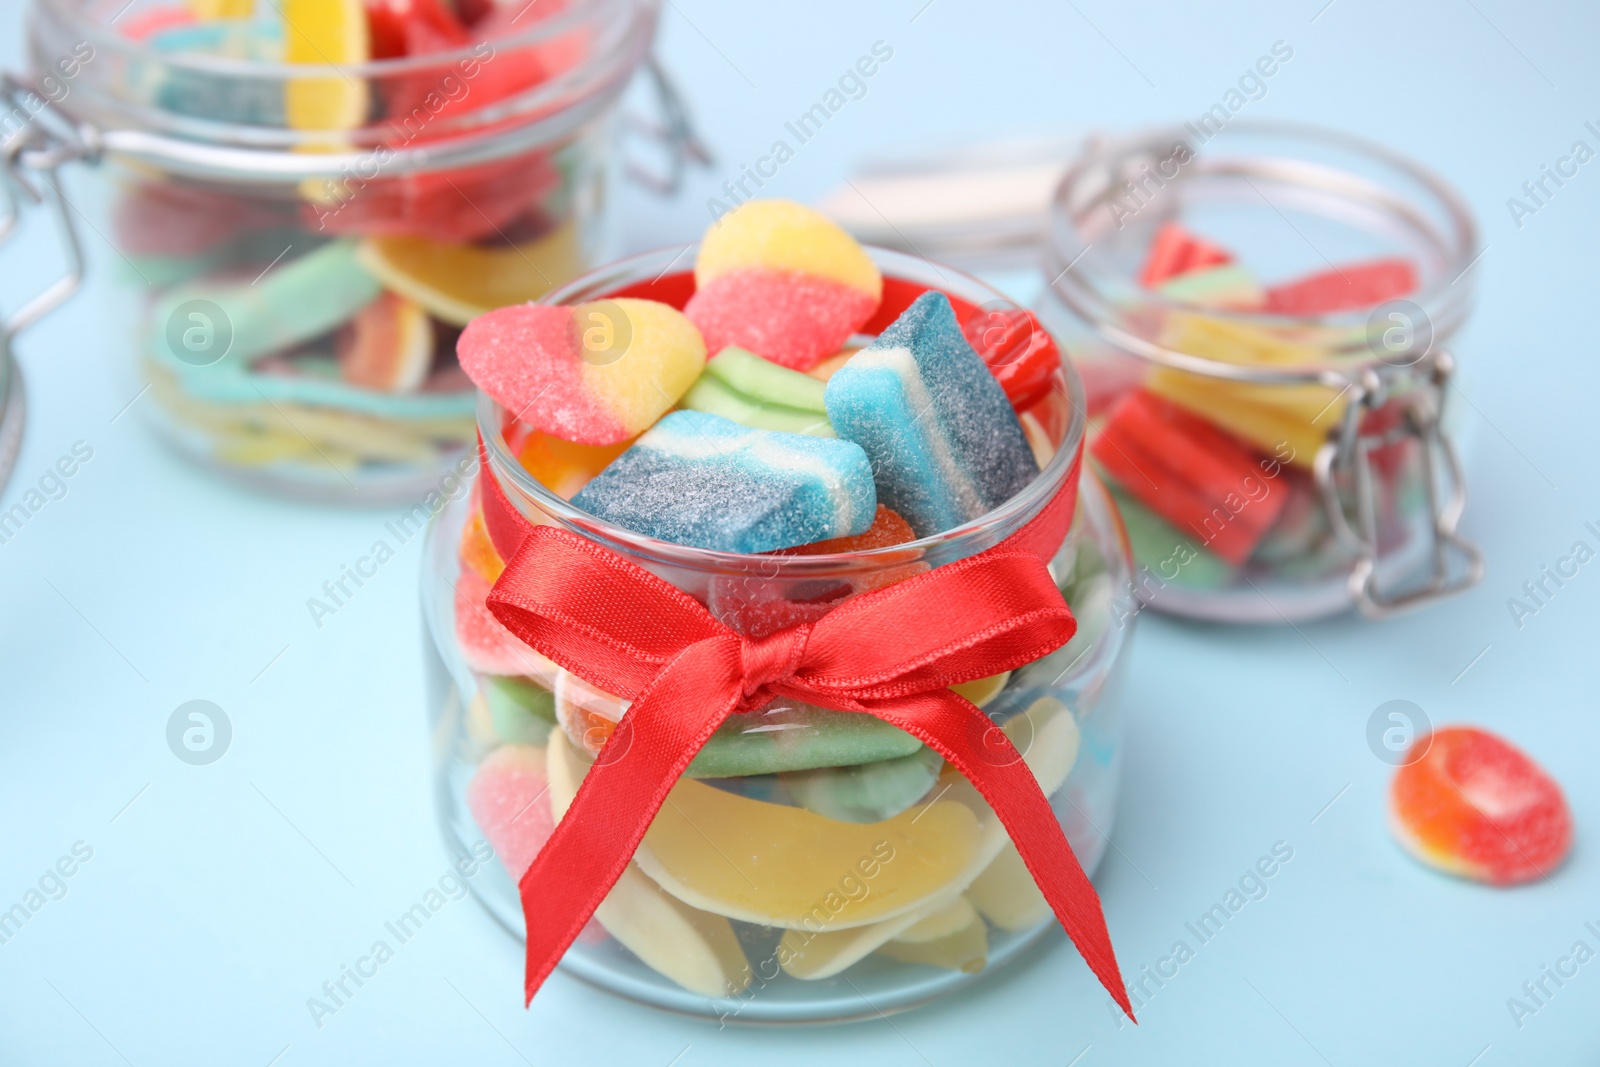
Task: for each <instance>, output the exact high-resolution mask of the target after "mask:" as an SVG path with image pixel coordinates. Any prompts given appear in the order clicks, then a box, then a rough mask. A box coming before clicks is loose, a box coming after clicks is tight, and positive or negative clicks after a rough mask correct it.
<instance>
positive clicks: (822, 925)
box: [635, 780, 980, 930]
mask: <svg viewBox="0 0 1600 1067" xmlns="http://www.w3.org/2000/svg"><path fill="white" fill-rule="evenodd" d="M979 836H980V832H979V826H978V819H977V817H976V816H975V815H974V814H973V812H972V811H971V810H970V809H969V808H967V807H965V806H964V805H961V804H953V803H947V802H943V801H935V802H934V803H932V804H926V805H918V806H916V807H914V808H910V809H908V810H906V811H904V812H901V813H900V814H899V815H896V816H895V817H894V818H892V819H887V820H885V821H883V822H877V823H862V824H858V823H842V822H836V821H834V820H832V819H828V818H824V817H823V816H821V815H817V814H815V813H813V812H810V811H807V810H806V809H804V808H791V807H787V806H784V805H780V804H768V803H766V802H764V801H759V800H751V799H749V798H747V797H741V796H737V795H735V794H733V793H728V792H724V791H722V790H720V789H716V788H714V787H712V786H708V785H704V784H702V783H700V782H697V781H692V780H683V781H680V782H679V783H678V784H677V785H676V786H674V787H673V790H672V792H671V793H670V794H669V795H668V797H667V802H666V804H664V805H663V806H662V808H661V811H660V813H659V814H657V815H656V819H655V823H654V824H653V825H652V826H651V827H650V832H649V833H648V834H646V835H645V839H644V843H643V844H641V845H640V846H639V851H638V854H637V855H636V857H635V859H636V860H637V862H638V864H639V866H640V867H641V868H642V869H643V870H644V872H645V873H646V874H648V875H649V876H650V877H652V878H654V879H655V880H656V881H657V882H658V883H660V884H661V886H662V888H664V889H666V890H667V891H668V892H669V893H671V894H672V895H673V896H675V897H677V898H678V899H680V900H683V901H685V902H686V903H689V904H691V905H693V906H695V907H697V908H701V909H703V910H705V911H714V912H716V913H717V914H719V915H726V916H728V917H729V918H733V919H743V920H745V921H746V922H754V923H761V924H763V925H766V926H779V927H783V928H786V929H795V930H827V929H833V930H842V929H847V928H849V927H853V926H865V925H866V924H868V923H874V922H879V921H881V920H884V919H890V918H894V917H895V916H898V915H904V914H905V913H907V912H910V911H914V910H916V909H917V908H918V907H920V906H921V905H922V904H923V903H924V902H925V901H926V900H927V899H928V898H929V897H930V896H932V895H933V894H935V893H937V892H938V891H939V890H941V889H943V888H944V887H945V886H947V885H948V884H950V883H951V882H952V881H953V880H955V879H956V878H958V877H959V876H960V875H961V873H962V871H964V870H965V869H966V868H967V866H968V865H969V864H970V863H971V862H972V858H973V856H974V855H975V853H976V850H977V848H978V843H979Z"/></svg>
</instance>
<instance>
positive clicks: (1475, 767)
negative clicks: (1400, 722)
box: [1389, 726, 1572, 885]
mask: <svg viewBox="0 0 1600 1067" xmlns="http://www.w3.org/2000/svg"><path fill="white" fill-rule="evenodd" d="M1417 752H1422V755H1421V756H1420V757H1417V756H1416V755H1415V754H1416V753H1417ZM1411 759H1412V762H1409V763H1407V764H1406V765H1404V766H1402V767H1401V768H1400V769H1399V770H1398V771H1397V772H1396V773H1395V776H1394V783H1393V785H1392V786H1391V788H1390V794H1389V802H1390V821H1391V823H1392V825H1393V828H1394V834H1395V836H1396V837H1397V838H1398V839H1399V840H1400V843H1401V844H1402V845H1403V846H1405V848H1406V849H1407V851H1409V852H1411V853H1412V854H1413V855H1415V856H1416V857H1417V858H1418V859H1419V860H1421V861H1422V862H1423V863H1426V864H1428V865H1430V866H1433V867H1437V868H1439V869H1440V870H1444V871H1448V872H1449V873H1451V874H1454V875H1459V876H1460V877H1462V878H1471V879H1474V880H1476V881H1480V882H1488V883H1490V884H1491V885H1514V884H1516V883H1518V882H1527V881H1531V880H1533V879H1535V878H1540V877H1543V876H1544V875H1546V874H1548V873H1549V872H1550V871H1552V870H1554V869H1555V868H1556V867H1557V866H1558V865H1559V864H1560V863H1561V860H1562V859H1563V858H1564V857H1565V856H1566V854H1567V851H1568V850H1569V849H1570V848H1571V847H1572V812H1571V809H1569V808H1568V807H1567V801H1566V798H1565V797H1564V796H1562V794H1561V787H1560V786H1558V785H1557V784H1556V783H1555V780H1554V779H1552V778H1551V777H1550V776H1549V775H1548V774H1546V773H1545V772H1544V770H1543V769H1542V768H1541V767H1540V766H1539V765H1538V764H1537V763H1535V762H1534V761H1533V760H1532V759H1530V758H1528V756H1527V755H1525V754H1524V753H1523V752H1521V751H1520V750H1518V749H1517V748H1515V747H1513V746H1512V745H1511V744H1509V743H1508V742H1506V741H1503V740H1501V739H1500V738H1498V737H1496V736H1495V735H1494V734H1491V733H1489V732H1487V731H1485V730H1479V729H1475V728H1473V727H1470V726H1453V727H1447V728H1444V729H1441V730H1436V731H1434V732H1433V733H1432V734H1431V735H1426V736H1423V737H1419V738H1418V739H1417V740H1416V742H1415V745H1414V746H1413V748H1412V756H1411Z"/></svg>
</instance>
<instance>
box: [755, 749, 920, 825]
mask: <svg viewBox="0 0 1600 1067" xmlns="http://www.w3.org/2000/svg"><path fill="white" fill-rule="evenodd" d="M943 767H944V757H942V756H940V755H939V753H937V752H935V751H934V750H933V749H931V748H927V747H926V746H924V747H923V748H920V749H918V750H917V751H916V752H913V753H912V754H911V755H909V756H901V757H900V758H898V759H889V760H879V761H878V762H876V763H862V764H858V765H856V766H854V767H821V768H818V769H816V770H810V771H792V772H790V773H788V774H783V775H780V776H779V778H780V779H781V780H782V782H783V784H784V785H785V786H786V787H787V788H788V790H789V795H790V796H792V797H793V798H794V799H795V800H796V801H797V802H798V803H799V804H800V806H801V807H803V808H807V809H809V810H811V811H814V812H816V813H817V814H818V815H822V816H825V817H827V818H829V819H837V820H838V821H840V822H854V823H871V822H882V821H883V820H884V819H892V818H894V817H895V816H896V815H899V814H900V813H901V812H902V811H905V810H906V809H907V808H909V807H911V805H913V804H915V803H916V802H917V801H919V800H921V799H922V798H923V797H925V796H927V795H928V790H929V789H932V788H933V783H934V782H936V781H937V780H938V778H939V771H940V770H942V769H943Z"/></svg>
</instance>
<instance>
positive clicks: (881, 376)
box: [827, 292, 1039, 537]
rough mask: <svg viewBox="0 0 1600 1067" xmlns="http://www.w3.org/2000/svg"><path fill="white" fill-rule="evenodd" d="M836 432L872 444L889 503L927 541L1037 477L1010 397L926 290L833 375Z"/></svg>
mask: <svg viewBox="0 0 1600 1067" xmlns="http://www.w3.org/2000/svg"><path fill="white" fill-rule="evenodd" d="M827 404H828V417H829V419H830V420H831V421H832V422H833V428H834V432H835V433H837V434H838V435H839V436H840V437H841V438H844V439H845V440H848V441H854V442H855V443H857V444H859V445H861V446H862V447H863V448H864V449H866V452H867V456H868V457H869V458H870V459H871V460H872V470H873V476H874V478H875V480H876V482H877V486H878V494H879V497H880V498H881V499H882V501H883V503H884V504H886V505H887V506H888V507H890V508H893V509H894V510H895V511H896V512H898V513H899V514H900V515H901V516H903V517H904V518H905V520H906V521H907V522H909V523H910V524H911V528H912V529H913V530H915V531H916V532H917V534H918V536H920V537H928V536H930V535H932V534H936V533H940V532H942V531H944V530H948V529H951V528H953V527H956V526H959V525H961V524H962V523H964V522H966V521H968V520H970V519H975V518H977V517H978V516H979V515H982V514H984V513H985V512H987V511H990V510H992V509H993V508H995V507H997V506H998V505H1000V504H1002V503H1004V502H1005V501H1007V500H1009V499H1010V498H1011V497H1012V496H1014V495H1015V494H1016V493H1017V492H1018V491H1019V490H1020V489H1022V487H1023V486H1025V485H1027V484H1028V483H1029V482H1030V481H1032V480H1033V478H1034V476H1035V475H1037V474H1038V473H1039V467H1038V464H1037V463H1035V462H1034V458H1033V452H1032V450H1031V449H1030V448H1029V447H1028V441H1027V438H1026V437H1025V436H1024V434H1023V432H1022V426H1021V424H1020V423H1019V422H1018V421H1017V416H1016V413H1015V412H1014V411H1012V410H1011V403H1010V401H1008V400H1007V399H1006V395H1005V392H1004V391H1003V390H1002V389H1001V388H1000V385H999V383H998V382H996V381H995V379H994V376H993V375H991V374H990V373H989V370H988V368H987V367H986V366H985V365H984V363H983V360H981V359H979V358H978V355H977V353H976V352H974V351H973V350H972V346H971V345H969V344H968V343H967V340H966V338H965V337H963V336H962V334H961V329H960V327H959V326H957V325H956V319H955V313H954V312H953V311H952V310H951V307H950V300H949V298H948V297H946V296H945V295H944V294H943V293H940V292H927V293H924V294H922V295H921V296H919V297H917V299H916V301H915V302H913V303H912V305H911V306H910V307H909V308H907V309H906V311H905V312H904V313H903V314H902V315H901V316H900V317H899V318H898V319H896V320H895V321H894V323H893V324H891V325H890V326H889V327H888V329H886V330H884V331H883V333H881V334H880V335H879V336H878V339H877V340H876V341H874V342H873V343H872V344H871V345H870V346H868V347H867V348H864V349H862V350H861V351H860V352H857V353H856V354H855V355H854V356H853V357H851V359H850V362H848V363H846V364H845V365H844V367H843V368H841V369H840V370H839V371H838V372H837V373H835V374H834V376H833V377H832V378H831V379H829V381H828V389H827Z"/></svg>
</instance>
